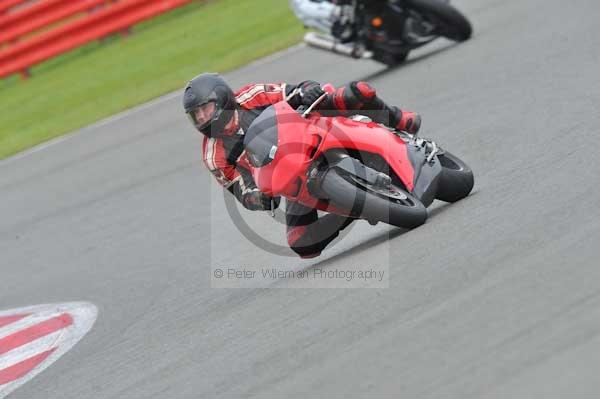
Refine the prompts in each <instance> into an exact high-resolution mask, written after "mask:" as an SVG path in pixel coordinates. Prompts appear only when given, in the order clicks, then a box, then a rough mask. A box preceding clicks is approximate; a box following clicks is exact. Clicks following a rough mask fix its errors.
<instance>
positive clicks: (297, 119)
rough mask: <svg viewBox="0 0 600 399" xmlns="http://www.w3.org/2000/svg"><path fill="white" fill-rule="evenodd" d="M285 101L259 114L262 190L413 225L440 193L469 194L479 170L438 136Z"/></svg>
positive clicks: (257, 170)
mask: <svg viewBox="0 0 600 399" xmlns="http://www.w3.org/2000/svg"><path fill="white" fill-rule="evenodd" d="M318 102H319V100H317V102H315V104H313V105H311V107H309V108H308V109H306V110H304V109H299V110H295V109H293V108H292V107H291V106H290V105H289V104H288V103H287V102H285V101H282V102H280V103H277V104H275V105H272V106H270V107H269V108H267V109H266V110H265V111H263V112H262V113H261V115H260V116H258V117H257V118H256V119H255V120H254V122H253V123H252V125H250V128H249V129H248V131H247V132H246V135H245V138H244V144H245V148H246V152H247V154H248V159H249V161H250V164H251V165H252V167H253V170H252V175H253V177H254V180H255V181H256V184H257V186H258V188H259V189H260V190H261V191H262V192H264V193H266V194H269V195H271V196H273V197H277V196H281V197H285V198H287V199H288V200H291V201H297V202H299V203H301V204H303V205H306V206H308V207H312V208H316V209H319V210H322V211H327V212H332V213H337V214H340V215H347V216H352V217H357V218H362V219H365V220H367V221H369V223H371V224H376V223H377V222H385V223H389V224H392V225H394V226H398V227H404V228H413V227H416V226H419V225H421V224H423V223H425V221H426V219H427V216H428V214H427V209H426V207H427V206H429V205H430V204H431V203H432V202H433V200H434V199H439V200H442V201H446V202H455V201H458V200H460V199H462V198H464V197H466V196H468V195H469V193H470V192H471V190H472V188H473V183H474V179H473V173H472V171H471V169H470V168H469V167H468V166H467V165H466V164H465V163H464V162H463V161H461V160H460V159H459V158H458V157H456V156H454V155H452V154H451V153H449V152H447V151H444V150H442V149H441V148H440V147H438V146H437V144H436V143H435V142H433V141H430V140H426V139H422V138H420V137H417V136H413V135H410V134H408V133H405V132H400V131H395V130H391V129H388V128H386V127H384V126H382V125H380V124H377V123H374V122H372V121H370V119H368V118H366V117H362V116H354V117H351V118H348V117H343V116H334V117H326V116H322V115H321V114H319V112H318V111H315V112H313V109H315V107H316V106H317V105H318Z"/></svg>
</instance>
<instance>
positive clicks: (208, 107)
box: [187, 101, 218, 130]
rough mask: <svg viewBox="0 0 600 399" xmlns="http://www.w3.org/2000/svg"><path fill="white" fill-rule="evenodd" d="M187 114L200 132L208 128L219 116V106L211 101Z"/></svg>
mask: <svg viewBox="0 0 600 399" xmlns="http://www.w3.org/2000/svg"><path fill="white" fill-rule="evenodd" d="M187 114H188V117H189V118H190V120H191V121H192V123H193V124H194V126H196V128H197V129H198V130H201V129H203V128H205V127H206V126H208V125H209V124H210V123H211V122H212V121H213V120H214V119H215V118H216V117H217V116H218V115H217V104H216V103H215V102H214V101H209V102H207V103H204V104H202V105H199V106H197V107H196V108H194V109H193V110H191V111H189V112H188V113H187Z"/></svg>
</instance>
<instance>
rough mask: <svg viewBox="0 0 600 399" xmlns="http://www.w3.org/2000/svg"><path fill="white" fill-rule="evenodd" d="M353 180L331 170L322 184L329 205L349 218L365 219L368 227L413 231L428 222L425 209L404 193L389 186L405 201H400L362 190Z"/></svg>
mask: <svg viewBox="0 0 600 399" xmlns="http://www.w3.org/2000/svg"><path fill="white" fill-rule="evenodd" d="M353 179H356V177H355V176H353V175H349V174H345V173H344V172H341V171H339V170H338V169H330V170H329V171H328V172H327V174H326V175H325V177H324V178H323V180H322V182H321V190H322V191H323V192H324V193H325V194H326V195H327V196H328V197H329V200H330V203H331V204H332V205H334V206H336V207H338V208H340V209H345V210H349V211H351V214H352V216H356V217H360V218H362V219H366V220H368V221H369V222H371V223H372V222H385V223H388V224H391V225H394V226H397V227H403V228H407V229H412V228H415V227H417V226H420V225H422V224H423V223H425V221H426V220H427V216H428V214H427V209H426V208H425V206H424V205H423V204H422V203H421V201H419V199H417V198H416V197H413V196H412V195H411V194H410V193H408V192H406V191H405V190H402V189H401V188H399V187H397V186H393V185H392V186H393V188H394V190H395V193H401V194H404V196H406V200H405V201H400V200H396V199H394V198H393V197H390V196H388V197H385V195H383V194H382V193H380V192H376V191H372V190H370V189H368V188H365V186H363V185H362V184H357V183H356V181H354V180H353ZM367 185H368V184H367Z"/></svg>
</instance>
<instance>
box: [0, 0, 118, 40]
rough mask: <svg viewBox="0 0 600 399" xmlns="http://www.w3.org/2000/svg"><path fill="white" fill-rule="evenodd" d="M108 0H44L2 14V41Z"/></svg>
mask: <svg viewBox="0 0 600 399" xmlns="http://www.w3.org/2000/svg"><path fill="white" fill-rule="evenodd" d="M106 2H107V0H71V1H65V0H42V1H39V2H37V3H35V4H33V5H32V6H31V7H27V8H25V9H24V10H22V11H18V12H14V13H11V14H6V15H4V16H0V43H4V42H10V41H13V40H15V39H17V38H18V37H20V36H23V35H25V34H27V33H31V32H35V31H36V30H38V29H40V28H42V27H44V26H47V25H50V24H53V23H56V22H58V21H60V20H62V19H64V18H67V17H70V16H72V15H76V14H78V13H81V12H83V11H86V10H90V9H92V8H94V7H98V6H100V5H103V4H105V3H106Z"/></svg>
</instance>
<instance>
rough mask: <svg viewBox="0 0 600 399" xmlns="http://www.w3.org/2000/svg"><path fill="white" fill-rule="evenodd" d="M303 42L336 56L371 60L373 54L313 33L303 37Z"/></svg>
mask: <svg viewBox="0 0 600 399" xmlns="http://www.w3.org/2000/svg"><path fill="white" fill-rule="evenodd" d="M304 42H305V43H306V44H308V45H310V46H313V47H318V48H320V49H323V50H328V51H332V52H334V53H336V54H341V55H345V56H348V57H352V58H372V57H373V52H371V51H368V50H365V49H364V48H361V47H357V46H353V45H348V44H344V43H340V42H338V41H336V40H335V39H333V38H332V37H331V36H325V35H320V34H318V33H315V32H308V33H307V34H306V35H304Z"/></svg>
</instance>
